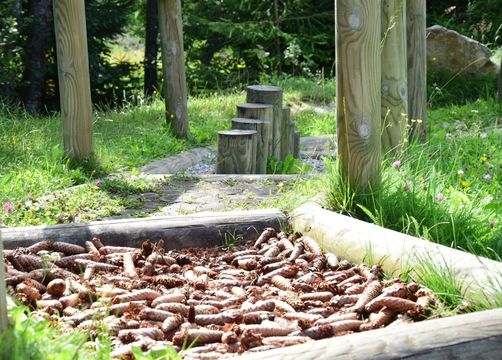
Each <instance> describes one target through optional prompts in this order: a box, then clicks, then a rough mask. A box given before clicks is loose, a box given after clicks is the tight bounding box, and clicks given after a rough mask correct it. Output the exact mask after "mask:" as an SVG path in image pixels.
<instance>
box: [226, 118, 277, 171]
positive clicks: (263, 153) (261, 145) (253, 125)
mask: <svg viewBox="0 0 502 360" xmlns="http://www.w3.org/2000/svg"><path fill="white" fill-rule="evenodd" d="M232 129H237V130H254V131H256V171H255V173H256V174H266V173H267V159H268V146H269V140H270V122H268V121H264V120H258V119H246V118H235V119H233V120H232Z"/></svg>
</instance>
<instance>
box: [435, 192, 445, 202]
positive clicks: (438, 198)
mask: <svg viewBox="0 0 502 360" xmlns="http://www.w3.org/2000/svg"><path fill="white" fill-rule="evenodd" d="M436 200H437V201H443V200H444V195H443V194H441V193H439V194H436Z"/></svg>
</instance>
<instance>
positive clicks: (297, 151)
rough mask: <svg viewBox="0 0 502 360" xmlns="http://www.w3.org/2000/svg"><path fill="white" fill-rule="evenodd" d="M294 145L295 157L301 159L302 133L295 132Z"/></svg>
mask: <svg viewBox="0 0 502 360" xmlns="http://www.w3.org/2000/svg"><path fill="white" fill-rule="evenodd" d="M294 140H295V141H294V144H293V157H295V158H297V159H299V158H300V132H299V131H295V138H294Z"/></svg>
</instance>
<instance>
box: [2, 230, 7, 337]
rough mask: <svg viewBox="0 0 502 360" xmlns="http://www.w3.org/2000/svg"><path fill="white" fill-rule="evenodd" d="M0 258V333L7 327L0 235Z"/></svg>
mask: <svg viewBox="0 0 502 360" xmlns="http://www.w3.org/2000/svg"><path fill="white" fill-rule="evenodd" d="M0 259H1V260H2V264H0V334H1V333H2V332H3V331H4V330H5V329H7V325H8V318H7V292H6V291H5V271H4V265H3V243H2V238H1V236H0Z"/></svg>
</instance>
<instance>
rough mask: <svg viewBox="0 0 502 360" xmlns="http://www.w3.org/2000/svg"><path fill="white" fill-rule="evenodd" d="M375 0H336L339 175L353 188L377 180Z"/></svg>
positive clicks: (365, 187)
mask: <svg viewBox="0 0 502 360" xmlns="http://www.w3.org/2000/svg"><path fill="white" fill-rule="evenodd" d="M380 6H381V1H380V0H372V1H367V0H336V2H335V9H336V10H335V16H336V61H337V66H336V79H337V86H336V110H337V129H338V155H339V161H340V172H341V175H342V178H343V179H344V180H345V182H346V183H347V184H349V185H350V187H351V189H352V190H353V191H360V192H364V191H368V190H370V189H375V188H376V187H378V185H379V183H380V157H381V128H382V126H381V111H380V101H381V91H380V83H381V58H380V29H381V21H380V14H381V7H380Z"/></svg>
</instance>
